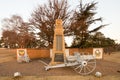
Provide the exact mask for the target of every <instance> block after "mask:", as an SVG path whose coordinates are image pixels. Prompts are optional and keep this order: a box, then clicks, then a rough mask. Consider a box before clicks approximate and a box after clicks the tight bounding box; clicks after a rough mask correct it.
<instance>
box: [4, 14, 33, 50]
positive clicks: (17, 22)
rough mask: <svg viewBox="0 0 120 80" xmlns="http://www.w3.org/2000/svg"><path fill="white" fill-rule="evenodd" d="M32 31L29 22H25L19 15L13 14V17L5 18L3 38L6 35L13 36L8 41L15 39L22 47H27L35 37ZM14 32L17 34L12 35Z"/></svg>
mask: <svg viewBox="0 0 120 80" xmlns="http://www.w3.org/2000/svg"><path fill="white" fill-rule="evenodd" d="M30 31H31V28H30V26H29V24H28V23H27V22H24V21H23V19H22V18H21V17H20V16H18V15H13V16H12V17H11V18H5V19H4V20H3V38H6V36H7V37H12V38H8V42H9V43H10V41H14V42H16V44H18V45H19V47H21V48H24V47H26V45H27V44H28V42H29V40H32V38H34V36H33V35H32V34H31V32H30ZM12 33H16V35H15V36H12ZM5 34H6V36H5ZM10 34H11V35H10ZM13 35H14V34H13Z"/></svg>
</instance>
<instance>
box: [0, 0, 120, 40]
mask: <svg viewBox="0 0 120 80" xmlns="http://www.w3.org/2000/svg"><path fill="white" fill-rule="evenodd" d="M46 1H47V0H0V34H1V28H2V23H1V21H2V19H3V18H7V17H10V16H11V15H13V14H18V15H20V16H22V17H23V19H24V20H27V19H28V18H30V15H31V13H32V11H33V10H34V9H35V8H36V7H37V6H38V5H39V4H40V5H43V4H44V3H46ZM68 1H69V3H70V5H71V6H72V7H75V6H76V5H77V4H78V1H79V0H68ZM91 1H95V2H98V4H97V5H96V6H97V10H96V12H97V14H96V17H103V19H104V20H103V22H102V23H103V24H110V25H108V26H106V27H105V28H103V29H101V30H100V31H101V32H102V33H103V34H104V35H105V36H106V37H110V38H112V39H114V40H116V41H117V42H120V28H119V26H120V0H83V2H85V3H86V2H87V3H88V2H91ZM93 26H94V25H93Z"/></svg>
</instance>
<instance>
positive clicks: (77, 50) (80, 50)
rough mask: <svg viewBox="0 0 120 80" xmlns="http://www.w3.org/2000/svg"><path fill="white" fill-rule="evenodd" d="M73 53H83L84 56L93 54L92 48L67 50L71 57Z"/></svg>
mask: <svg viewBox="0 0 120 80" xmlns="http://www.w3.org/2000/svg"><path fill="white" fill-rule="evenodd" d="M74 52H79V53H81V54H82V53H84V54H93V48H85V49H81V48H69V54H70V55H73V54H74Z"/></svg>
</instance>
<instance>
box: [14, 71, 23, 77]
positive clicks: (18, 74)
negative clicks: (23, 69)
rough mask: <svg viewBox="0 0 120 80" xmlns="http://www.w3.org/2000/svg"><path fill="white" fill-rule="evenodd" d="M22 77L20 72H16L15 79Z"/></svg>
mask: <svg viewBox="0 0 120 80" xmlns="http://www.w3.org/2000/svg"><path fill="white" fill-rule="evenodd" d="M21 76H22V75H21V73H20V72H15V73H14V77H15V78H17V77H21Z"/></svg>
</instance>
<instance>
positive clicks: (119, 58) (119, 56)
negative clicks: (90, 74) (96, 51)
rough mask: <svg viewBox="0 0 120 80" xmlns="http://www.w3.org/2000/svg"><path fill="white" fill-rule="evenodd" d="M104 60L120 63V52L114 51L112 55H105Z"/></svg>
mask: <svg viewBox="0 0 120 80" xmlns="http://www.w3.org/2000/svg"><path fill="white" fill-rule="evenodd" d="M104 60H107V61H111V62H116V63H120V52H113V53H111V54H110V55H108V54H106V55H104Z"/></svg>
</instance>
